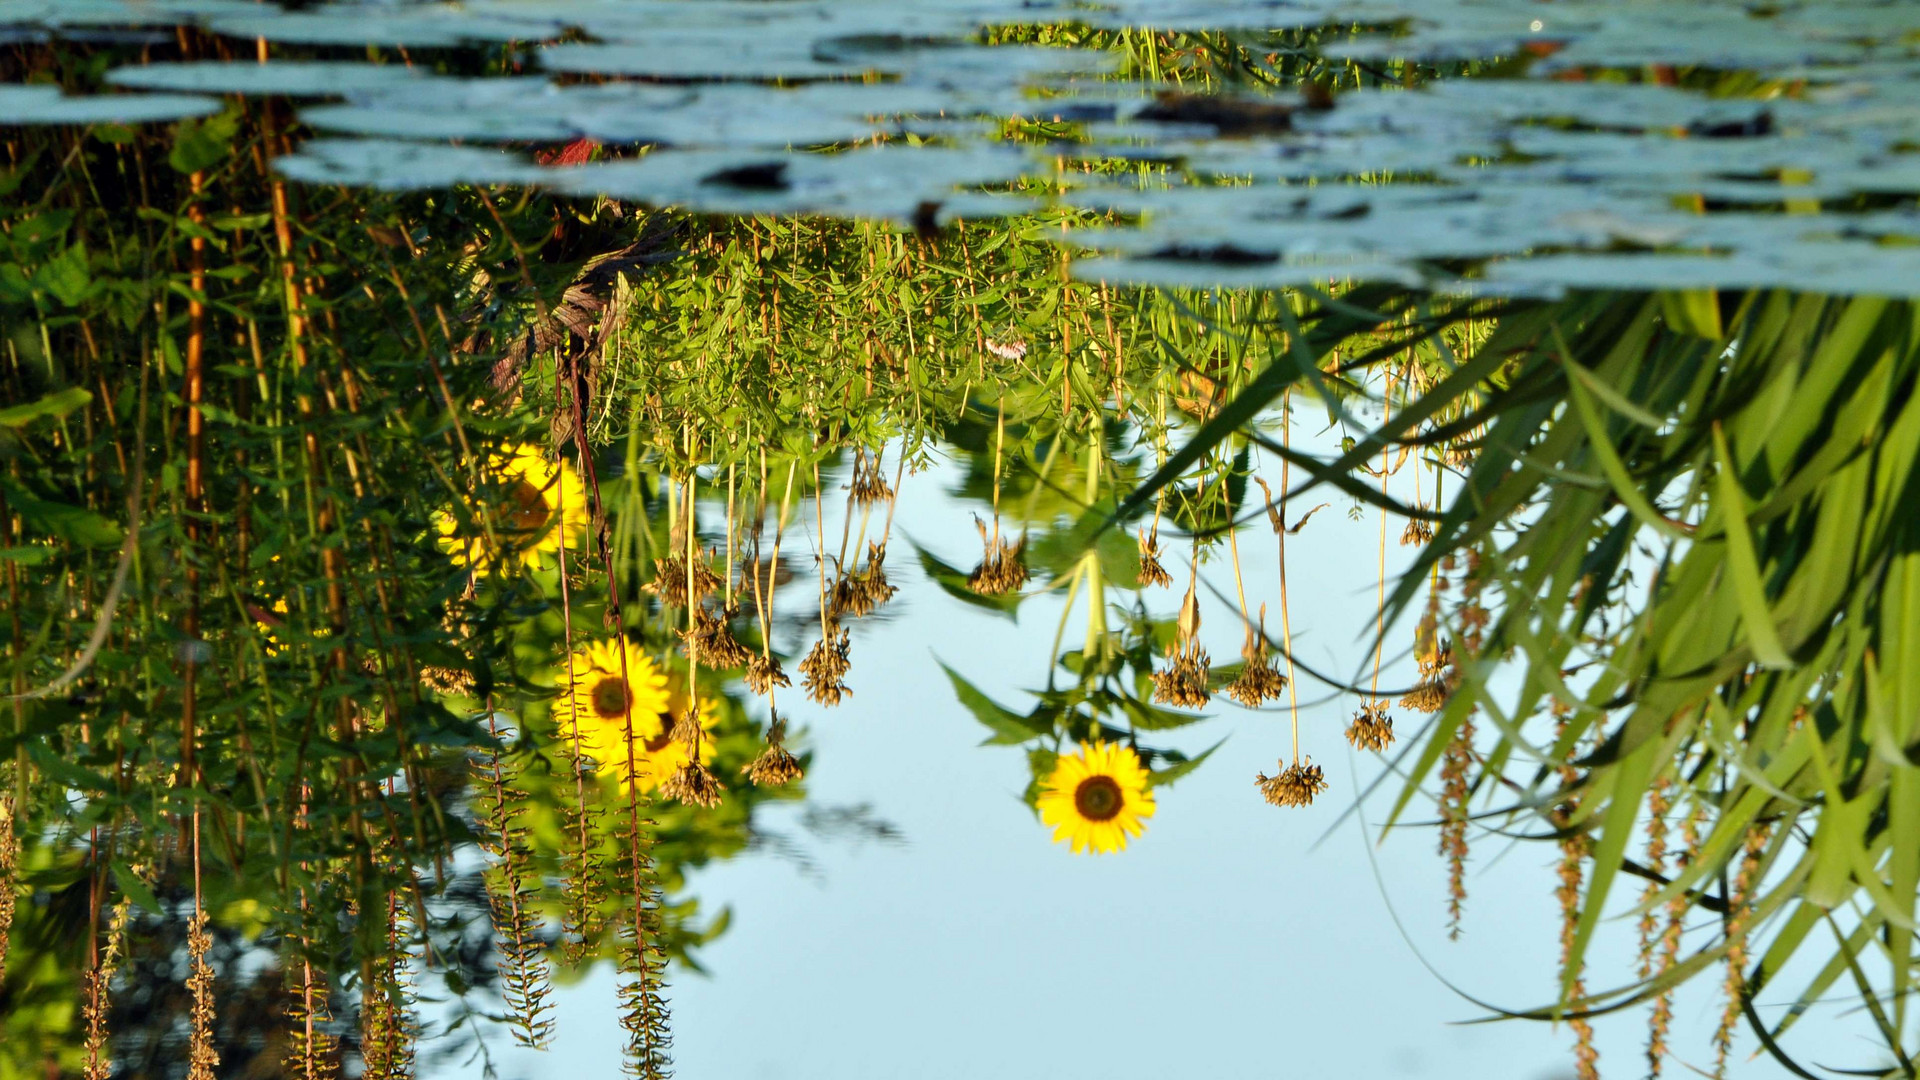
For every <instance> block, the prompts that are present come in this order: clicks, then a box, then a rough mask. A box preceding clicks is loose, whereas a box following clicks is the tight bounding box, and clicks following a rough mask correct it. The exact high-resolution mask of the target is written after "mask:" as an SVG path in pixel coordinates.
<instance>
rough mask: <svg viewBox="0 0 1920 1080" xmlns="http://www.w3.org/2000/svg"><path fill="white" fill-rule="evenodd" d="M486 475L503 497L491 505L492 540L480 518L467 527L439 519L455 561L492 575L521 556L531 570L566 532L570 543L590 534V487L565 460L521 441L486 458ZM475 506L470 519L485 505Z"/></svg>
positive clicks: (448, 517)
mask: <svg viewBox="0 0 1920 1080" xmlns="http://www.w3.org/2000/svg"><path fill="white" fill-rule="evenodd" d="M485 474H486V475H485V477H484V480H485V482H486V483H487V484H488V485H489V486H490V487H491V488H492V489H493V490H494V491H495V493H496V495H497V497H498V501H497V502H496V503H495V504H494V505H493V506H492V507H490V508H487V509H490V510H491V513H490V514H489V515H488V524H490V525H491V527H492V538H491V541H489V537H488V533H487V528H486V527H485V526H483V525H481V523H480V522H479V521H478V520H472V523H471V525H469V526H463V525H462V524H461V522H460V521H459V520H458V519H457V518H455V516H454V515H453V514H451V513H445V512H443V513H440V514H437V515H435V517H434V528H435V529H436V530H437V531H438V532H439V534H440V549H441V550H442V551H445V552H447V553H448V554H449V555H451V556H452V557H453V561H454V563H455V564H456V565H459V566H468V565H471V566H472V567H474V569H476V570H478V571H479V572H481V573H491V572H492V571H494V570H495V569H497V568H498V567H499V566H500V565H504V564H505V563H507V562H510V561H511V560H513V559H518V560H520V561H521V562H522V563H523V564H525V565H526V566H528V567H530V568H531V567H533V566H536V565H538V564H539V563H540V561H541V559H542V557H543V556H544V555H545V554H546V553H547V552H551V551H558V550H560V539H561V534H562V532H563V531H564V532H565V534H566V541H567V545H568V546H569V547H571V546H573V545H575V544H577V543H579V542H580V540H581V539H582V538H583V537H584V536H585V535H586V531H587V522H588V516H587V495H586V488H585V486H584V485H582V484H581V482H580V476H579V474H578V473H576V472H575V471H574V468H573V466H572V465H570V464H568V463H567V462H566V461H564V460H563V461H561V462H559V463H558V464H555V463H554V462H551V461H548V460H547V458H546V455H545V454H543V453H541V452H540V451H539V450H538V449H536V448H535V447H532V446H529V445H527V444H525V443H521V444H518V445H515V446H509V447H505V448H503V449H502V450H500V451H498V452H497V453H495V454H494V455H493V457H492V458H490V459H489V460H488V462H487V465H486V467H485ZM563 508H564V510H565V514H564V515H563V514H562V513H561V511H562V509H563ZM470 509H471V511H472V512H471V514H470V515H469V517H470V519H477V518H478V517H479V515H480V512H481V510H482V508H480V507H472V508H470ZM562 525H564V526H565V528H564V530H563V529H562Z"/></svg>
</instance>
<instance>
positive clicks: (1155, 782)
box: [1147, 739, 1227, 787]
mask: <svg viewBox="0 0 1920 1080" xmlns="http://www.w3.org/2000/svg"><path fill="white" fill-rule="evenodd" d="M1226 742H1227V740H1225V739H1221V740H1220V741H1219V742H1217V743H1214V744H1213V745H1212V746H1209V747H1207V748H1206V749H1205V750H1203V751H1201V753H1200V756H1199V757H1195V758H1189V759H1187V760H1186V761H1181V762H1176V763H1174V764H1172V765H1169V766H1167V767H1166V768H1164V769H1151V770H1149V771H1148V772H1147V786H1148V787H1166V786H1169V785H1171V784H1172V783H1173V782H1174V781H1175V780H1178V779H1180V778H1181V777H1183V776H1185V775H1187V774H1188V773H1190V772H1192V771H1193V770H1195V769H1197V768H1199V767H1200V763H1201V762H1203V761H1205V760H1207V759H1208V758H1210V757H1212V756H1213V752H1214V751H1215V750H1218V749H1220V748H1221V747H1222V746H1224V745H1226Z"/></svg>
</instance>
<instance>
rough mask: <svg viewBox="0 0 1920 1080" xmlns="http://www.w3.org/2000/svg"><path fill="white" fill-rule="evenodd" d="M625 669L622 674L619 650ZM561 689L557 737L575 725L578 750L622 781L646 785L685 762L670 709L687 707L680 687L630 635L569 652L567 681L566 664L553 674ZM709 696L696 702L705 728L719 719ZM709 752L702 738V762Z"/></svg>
mask: <svg viewBox="0 0 1920 1080" xmlns="http://www.w3.org/2000/svg"><path fill="white" fill-rule="evenodd" d="M623 653H624V655H625V659H626V673H625V676H624V677H623V676H622V674H621V657H622V654H623ZM558 683H559V687H558V689H559V693H558V695H557V696H556V697H555V700H554V705H553V718H554V722H555V724H556V725H557V726H558V728H559V735H560V739H561V740H562V741H563V742H568V743H570V742H571V740H572V738H573V730H574V725H575V724H576V723H577V724H578V725H579V728H580V752H581V753H583V754H585V755H587V756H588V757H590V758H592V759H593V761H594V764H595V766H596V767H597V768H598V770H599V771H600V773H601V774H602V775H605V776H611V777H614V778H615V779H618V780H620V781H621V783H622V784H623V785H624V784H627V783H630V782H631V783H637V784H638V785H639V788H640V790H642V791H651V790H653V789H654V788H656V787H658V786H659V785H660V782H661V781H663V780H665V779H666V778H667V777H669V776H672V775H673V774H674V772H675V771H676V770H678V769H679V768H680V766H682V765H684V764H686V763H687V760H688V753H687V747H686V744H685V743H682V742H680V741H678V740H676V739H674V738H673V719H674V715H675V714H676V713H677V712H678V711H679V710H680V709H683V708H685V700H686V694H685V691H684V689H677V688H674V687H672V686H671V685H670V684H669V680H668V678H667V675H666V674H665V673H664V672H662V671H661V670H660V668H659V665H657V664H655V663H654V661H653V658H652V657H650V656H648V655H647V654H646V653H645V652H644V651H642V650H641V648H640V646H638V645H636V644H634V643H633V642H630V641H629V642H625V643H624V644H623V643H621V642H617V641H602V642H596V643H594V644H592V645H588V646H587V647H585V648H583V649H580V650H579V651H577V652H575V653H574V654H573V686H572V691H571V693H569V691H568V686H567V670H566V668H565V667H564V666H563V667H562V668H561V670H560V675H559V679H558ZM629 708H631V711H632V717H633V720H632V725H633V726H632V732H633V741H632V743H631V750H632V754H631V761H632V772H631V774H629V771H628V761H629V754H628V750H629V743H628V741H627V732H628V726H627V723H628V722H627V716H628V711H629ZM719 719H720V717H719V713H718V711H717V710H716V709H715V707H714V702H713V700H712V699H711V698H709V699H707V700H705V701H702V702H701V703H700V727H701V729H702V730H711V729H712V728H713V726H714V724H716V723H718V722H719ZM712 759H713V740H712V739H701V740H700V761H701V763H703V764H704V763H706V762H708V761H711V760H712Z"/></svg>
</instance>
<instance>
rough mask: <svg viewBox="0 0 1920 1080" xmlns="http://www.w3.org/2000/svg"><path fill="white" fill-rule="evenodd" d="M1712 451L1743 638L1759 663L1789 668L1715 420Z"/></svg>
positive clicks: (1728, 456) (1743, 495)
mask: <svg viewBox="0 0 1920 1080" xmlns="http://www.w3.org/2000/svg"><path fill="white" fill-rule="evenodd" d="M1713 454H1714V457H1715V458H1717V459H1718V461H1719V466H1720V467H1719V468H1718V469H1717V470H1715V472H1716V473H1717V474H1718V475H1717V476H1716V478H1715V479H1716V482H1717V483H1718V485H1719V495H1720V498H1719V499H1718V502H1719V504H1720V506H1721V508H1722V509H1723V510H1724V511H1725V513H1726V515H1727V575H1728V577H1729V578H1731V579H1732V582H1733V595H1734V598H1735V599H1737V600H1738V601H1739V602H1740V617H1741V619H1742V620H1743V621H1745V623H1746V624H1747V641H1748V643H1749V644H1751V645H1752V646H1753V655H1754V657H1755V658H1756V659H1758V660H1759V661H1760V663H1761V665H1762V666H1764V667H1770V668H1791V667H1793V661H1792V660H1791V659H1790V658H1788V656H1787V650H1786V647H1785V646H1784V645H1782V644H1781V643H1780V632H1779V630H1778V628H1777V627H1775V625H1774V622H1773V612H1771V611H1769V610H1768V609H1767V589H1766V586H1765V585H1764V584H1763V583H1762V582H1761V580H1760V561H1759V559H1758V558H1756V557H1755V555H1754V552H1753V534H1752V533H1750V532H1748V531H1747V508H1746V499H1747V496H1746V493H1745V492H1743V491H1741V490H1740V480H1739V478H1738V477H1737V476H1735V475H1734V468H1733V455H1732V454H1730V453H1728V452H1727V437H1726V435H1725V434H1724V433H1722V432H1721V430H1720V424H1719V423H1718V422H1717V421H1716V422H1715V423H1714V425H1713Z"/></svg>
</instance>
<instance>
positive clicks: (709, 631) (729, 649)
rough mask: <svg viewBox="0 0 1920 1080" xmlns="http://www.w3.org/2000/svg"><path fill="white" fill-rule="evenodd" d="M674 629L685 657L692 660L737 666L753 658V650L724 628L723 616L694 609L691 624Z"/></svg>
mask: <svg viewBox="0 0 1920 1080" xmlns="http://www.w3.org/2000/svg"><path fill="white" fill-rule="evenodd" d="M677 633H678V634H679V635H680V641H681V643H682V645H683V646H684V647H685V649H686V652H687V659H689V660H693V661H695V662H696V663H701V664H705V665H707V666H708V667H713V668H737V667H745V666H746V665H747V664H748V663H749V662H750V661H752V660H753V653H752V652H750V651H749V650H748V649H747V647H746V646H744V645H742V644H740V643H739V642H738V641H735V640H734V639H733V635H732V634H731V633H729V632H728V631H727V623H726V620H724V619H721V618H719V617H717V616H715V615H713V614H711V613H709V612H707V611H706V610H704V609H702V610H699V611H695V612H694V615H693V626H692V627H691V628H689V629H686V630H680V631H677Z"/></svg>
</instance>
